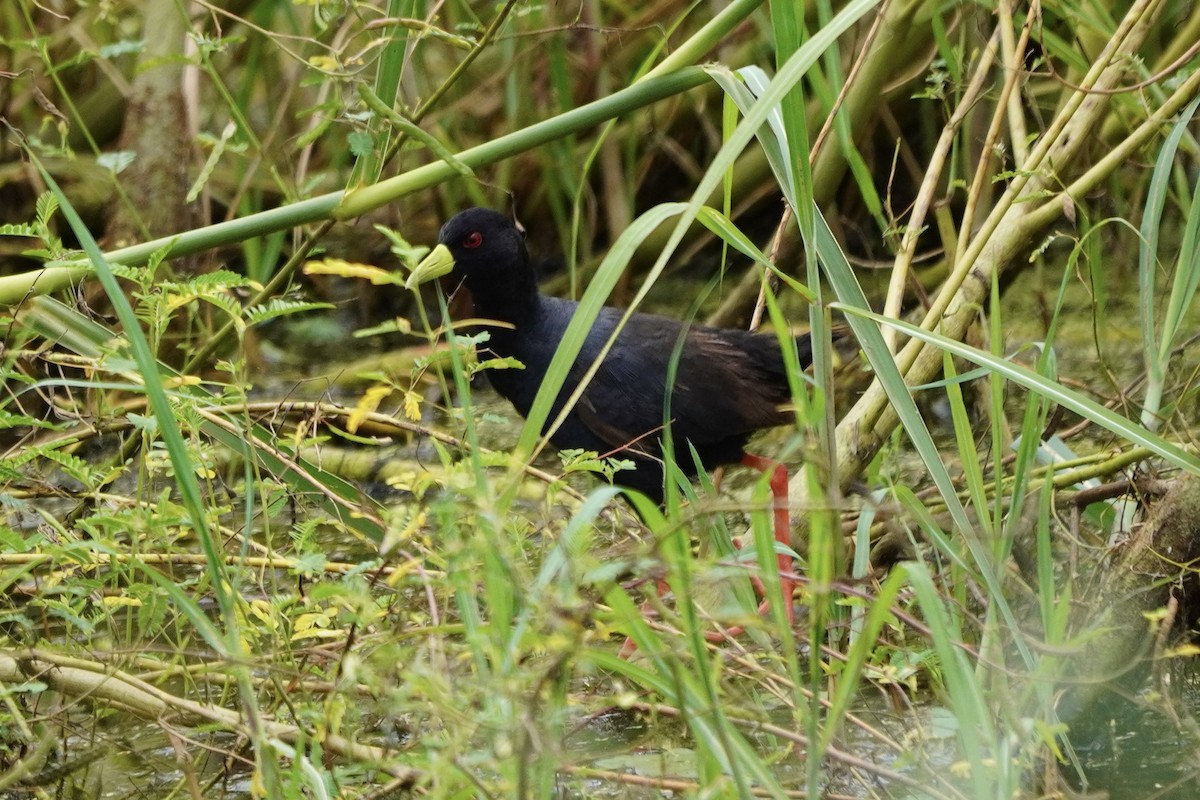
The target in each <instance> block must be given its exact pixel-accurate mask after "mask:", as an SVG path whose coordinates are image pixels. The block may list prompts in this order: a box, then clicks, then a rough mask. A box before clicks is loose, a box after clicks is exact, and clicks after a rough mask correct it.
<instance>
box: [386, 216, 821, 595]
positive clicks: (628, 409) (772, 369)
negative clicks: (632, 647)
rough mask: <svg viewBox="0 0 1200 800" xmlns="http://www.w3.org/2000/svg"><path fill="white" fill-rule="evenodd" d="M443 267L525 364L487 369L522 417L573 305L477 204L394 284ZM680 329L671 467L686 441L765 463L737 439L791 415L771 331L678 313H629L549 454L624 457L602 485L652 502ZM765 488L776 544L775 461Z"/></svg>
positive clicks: (781, 512)
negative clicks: (543, 284)
mask: <svg viewBox="0 0 1200 800" xmlns="http://www.w3.org/2000/svg"><path fill="white" fill-rule="evenodd" d="M446 274H450V275H452V277H454V278H457V279H459V280H460V281H461V282H463V283H465V284H466V287H467V289H468V290H469V291H470V295H471V299H472V301H473V302H474V315H475V316H476V317H481V318H483V319H485V320H489V321H495V322H496V323H498V324H495V325H491V324H487V323H484V324H483V326H482V327H483V329H484V330H486V331H487V332H488V333H489V334H490V336H489V339H488V341H487V343H486V345H484V346H485V347H486V348H487V349H488V350H489V351H491V352H492V353H493V354H494V355H496V356H499V357H502V358H503V357H512V358H515V359H516V360H518V361H519V362H521V363H522V364H523V365H524V366H525V368H524V369H495V370H490V371H489V372H488V377H489V378H490V380H491V382H492V385H493V386H494V387H495V388H496V391H498V392H499V393H500V394H501V395H503V396H504V397H505V398H507V399H508V400H509V401H510V402H511V403H512V404H513V406H515V407H516V409H517V412H518V413H520V414H521V415H522V416H526V415H528V413H529V409H530V407H531V406H532V405H533V399H534V397H535V396H536V395H537V392H538V388H539V387H540V386H541V383H542V380H543V378H544V377H545V374H546V370H547V368H548V367H549V366H550V359H551V358H553V356H554V352H555V350H556V349H557V348H558V345H559V343H560V342H561V341H562V338H563V334H564V333H565V332H566V329H567V325H568V324H569V323H570V322H571V317H572V316H573V315H574V313H575V309H576V307H577V306H578V303H576V302H574V301H570V300H562V299H559V298H555V297H545V296H543V295H542V294H540V293H539V292H538V287H537V280H536V276H535V273H534V268H533V265H532V264H531V263H530V260H529V254H528V252H527V251H526V249H525V238H524V236H523V234H522V233H521V231H520V230H519V229H518V228H517V226H516V225H514V224H513V222H512V221H511V220H509V219H508V218H507V217H505V216H504V215H503V214H500V213H498V212H496V211H491V210H489V209H485V208H472V209H469V210H467V211H463V212H460V213H459V214H456V215H455V216H454V217H453V218H451V219H450V221H449V222H447V223H446V224H445V225H444V226H443V227H442V230H441V232H440V234H439V236H438V245H437V247H435V248H434V250H433V251H432V252H431V253H430V254H429V255H428V256H427V257H426V258H425V259H424V260H423V261H422V262H421V263H420V264H419V265H418V266H417V268H416V269H415V270H414V271H413V273H412V275H411V276H410V277H409V279H408V282H407V284H406V285H407V286H408V287H409V288H413V287H415V286H417V285H419V284H421V283H424V282H426V281H429V280H432V279H434V278H437V277H440V276H442V275H446ZM622 316H623V312H622V311H620V310H619V309H616V308H609V307H606V308H604V309H603V310H601V312H600V315H599V316H598V317H597V318H596V321H595V323H594V324H593V325H592V329H591V331H590V332H589V333H588V335H587V338H586V340H585V341H584V344H583V348H582V349H581V350H580V352H579V355H578V356H577V357H576V360H575V363H574V365H573V366H572V367H571V370H570V372H569V373H568V375H567V379H566V381H565V382H564V384H563V386H562V389H561V390H560V392H559V395H558V398H557V400H556V402H555V404H554V407H553V411H552V412H551V415H550V419H555V418H557V416H558V413H559V411H560V410H561V409H562V406H563V404H564V403H565V402H566V401H567V399H568V398H569V397H570V396H571V395H572V394H573V393H574V392H575V389H576V388H577V387H578V386H579V383H580V381H581V380H582V379H583V377H584V374H585V373H586V372H587V370H588V369H589V368H590V367H591V365H592V363H593V362H594V361H595V360H596V358H597V356H598V355H599V354H600V351H601V349H602V348H603V346H604V344H605V343H606V342H607V341H608V339H609V338H610V337H611V335H612V332H613V330H615V329H616V327H617V323H618V322H619V321H620V319H621V317H622ZM681 333H683V336H684V339H683V347H682V351H681V353H680V356H679V363H678V367H677V369H676V374H675V383H674V385H673V386H672V388H671V392H670V415H671V433H672V440H673V442H674V456H675V463H676V464H677V465H678V466H679V468H680V469H681V470H682V471H683V472H684V473H686V474H687V475H689V476H694V475H695V473H696V469H695V465H694V461H693V459H692V456H691V453H690V451H689V449H688V443H690V444H691V446H692V447H694V448H695V449H696V452H697V453H698V454H699V456H700V461H701V463H702V464H703V465H704V467H705V469H713V468H715V467H717V466H720V465H722V464H732V463H737V462H739V461H743V462H744V463H747V464H750V465H752V466H755V467H757V468H760V469H765V468H768V467H776V466H777V465H775V464H774V463H773V462H770V461H768V460H766V459H761V458H757V457H755V456H747V455H746V452H745V447H746V441H747V439H748V438H749V436H750V435H751V434H752V433H754V432H755V431H757V430H760V429H762V428H770V427H774V426H777V425H783V424H785V423H787V422H788V421H789V420H790V419H791V413H790V412H789V411H788V409H787V405H788V404H789V403H790V402H791V394H790V390H789V387H788V378H787V368H786V365H785V363H784V358H783V355H782V352H781V349H780V346H779V341H778V339H777V338H776V337H775V336H774V335H769V334H756V333H749V332H746V331H740V330H732V329H725V328H712V327H708V326H704V325H688V326H687V329H686V332H684V324H683V323H681V322H680V321H678V320H674V319H670V318H668V317H662V316H656V315H653V314H641V313H637V314H634V315H633V316H631V317H630V318H629V320H628V321H627V322H626V323H625V326H624V327H623V328H622V329H621V331H620V333H618V334H617V338H616V341H615V342H614V344H613V346H612V349H611V350H610V351H609V353H608V355H607V356H606V357H605V359H604V361H603V363H602V364H601V366H600V368H599V369H598V370H597V371H596V374H595V375H594V376H592V379H591V381H590V382H589V383H588V385H587V387H586V388H585V389H584V391H583V394H582V395H581V397H580V399H579V401H578V402H577V403H576V404H575V406H574V408H572V409H571V411H570V412H569V413H568V414H567V417H566V420H565V421H564V422H563V424H562V425H561V426H560V427H559V428H558V430H557V431H555V432H554V434H553V435H552V436H551V437H550V439H551V441H552V442H553V443H554V445H555V446H556V447H558V448H560V449H568V448H580V449H583V450H592V451H595V452H597V453H600V454H601V455H613V456H618V457H621V458H628V459H630V460H631V461H633V463H634V464H635V465H636V469H634V470H632V471H631V470H620V471H618V472H617V473H616V474H615V475H614V478H613V480H614V481H615V482H616V483H618V484H620V485H622V486H627V487H630V488H633V489H637V490H638V491H641V492H643V493H644V494H646V495H647V496H649V497H651V498H652V499H654V500H655V501H656V502H658V503H660V504H661V503H662V501H663V465H662V458H663V451H662V444H661V441H660V434H661V430H662V426H663V409H664V407H665V403H666V401H667V372H668V366H669V364H670V361H671V358H672V354H673V353H674V351H675V349H676V348H677V346H678V342H679V337H680V334H681ZM796 348H797V351H798V354H799V359H800V365H801V366H802V367H806V366H808V364H809V363H810V362H811V360H812V349H811V342H810V339H809V336H808V335H807V334H805V335H801V336H797V337H796ZM771 486H772V489H773V491H774V492H775V500H776V516H775V523H776V530H775V534H776V538H777V539H778V540H779V541H781V542H784V543H785V544H788V543H789V538H790V532H789V529H788V528H789V525H788V518H787V500H786V490H787V474H786V471H784V470H783V468H782V467H779V468H778V469H776V471H775V476H774V479H773V480H772V482H771ZM781 494H782V498H781ZM780 566H781V568H784V569H786V568H788V567H789V566H790V561H789V560H788V559H787V558H786V557H780ZM788 589H789V587H788V586H787V585H785V597H788V596H790V594H787V593H786V592H787V590H788ZM788 605H789V606H790V605H791V604H790V603H789V604H788Z"/></svg>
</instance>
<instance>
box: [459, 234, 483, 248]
mask: <svg viewBox="0 0 1200 800" xmlns="http://www.w3.org/2000/svg"><path fill="white" fill-rule="evenodd" d="M481 244H483V234H482V233H480V232H479V231H473V232H471V233H468V234H467V238H465V239H463V247H466V248H469V249H471V250H474V249H475V248H476V247H479V245H481Z"/></svg>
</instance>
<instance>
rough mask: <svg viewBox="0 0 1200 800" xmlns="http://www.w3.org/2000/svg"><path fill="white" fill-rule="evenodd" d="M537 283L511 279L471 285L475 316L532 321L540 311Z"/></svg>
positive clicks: (511, 321)
mask: <svg viewBox="0 0 1200 800" xmlns="http://www.w3.org/2000/svg"><path fill="white" fill-rule="evenodd" d="M539 299H540V298H539V296H538V289H537V283H536V282H535V281H534V280H533V277H532V276H530V278H529V280H527V281H526V280H517V281H509V282H505V283H502V284H493V285H489V286H482V287H478V288H477V287H474V286H472V287H471V300H472V301H473V303H474V304H475V316H477V317H481V318H483V319H494V320H498V321H500V322H508V323H511V324H513V325H521V324H522V323H528V322H530V321H531V320H532V319H533V318H534V317H535V316H536V315H537V312H538V301H539Z"/></svg>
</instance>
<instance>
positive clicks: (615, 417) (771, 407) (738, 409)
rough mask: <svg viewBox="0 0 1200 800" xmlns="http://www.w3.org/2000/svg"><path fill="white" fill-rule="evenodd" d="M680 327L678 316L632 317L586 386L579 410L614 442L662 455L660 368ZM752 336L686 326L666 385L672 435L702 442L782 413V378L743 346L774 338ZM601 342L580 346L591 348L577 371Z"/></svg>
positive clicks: (775, 419)
mask: <svg viewBox="0 0 1200 800" xmlns="http://www.w3.org/2000/svg"><path fill="white" fill-rule="evenodd" d="M680 329H681V324H680V323H679V322H677V321H675V320H667V319H665V318H662V317H647V316H640V317H636V318H634V319H631V320H630V322H629V324H627V326H626V327H625V328H624V329H623V330H622V332H621V335H620V337H619V339H618V341H617V346H614V347H613V349H612V350H611V351H610V353H609V355H608V356H607V357H606V358H605V360H604V362H603V363H602V364H601V365H600V368H599V369H598V370H597V371H596V375H595V376H594V378H593V379H592V381H591V382H590V383H589V384H588V386H587V388H586V389H585V390H584V393H583V395H582V396H581V398H580V401H579V404H578V406H577V407H576V410H577V413H578V416H579V418H580V420H581V421H582V422H583V423H584V424H585V425H586V426H587V427H588V428H589V429H590V430H591V431H592V432H593V433H594V434H595V435H596V436H598V437H599V438H600V439H601V440H603V441H604V442H605V443H607V444H608V445H609V446H610V447H611V448H612V449H613V450H619V449H625V450H626V451H628V452H632V453H633V454H635V455H642V456H648V457H655V458H657V457H660V455H661V449H660V448H659V445H658V442H659V439H660V436H661V431H662V426H663V419H664V402H665V399H666V391H665V387H666V376H667V371H668V367H669V365H670V362H671V358H672V354H673V352H674V349H675V347H676V346H677V342H678V337H679V332H680ZM753 340H754V341H753V342H749V343H748V342H747V341H742V340H741V339H740V338H734V339H731V338H729V337H727V336H726V335H725V332H723V331H721V330H718V329H713V328H704V327H701V326H693V327H692V328H691V329H690V330H689V331H688V334H687V338H686V340H685V344H684V348H683V352H682V353H681V355H680V358H679V364H678V367H677V369H676V380H675V383H674V388H673V390H672V392H671V405H670V415H671V424H672V431H673V433H674V435H675V439H676V441H679V442H682V441H684V440H688V441H691V442H692V443H693V444H695V445H697V446H699V447H703V445H705V444H708V443H710V442H716V441H722V440H725V439H727V438H729V437H730V436H738V435H744V434H746V433H749V432H750V431H753V430H755V429H757V428H763V427H769V426H771V425H777V424H779V423H781V422H783V421H784V420H785V417H784V416H783V415H781V413H780V411H779V405H780V404H781V403H782V402H784V401H785V394H786V378H783V385H782V386H781V385H780V383H781V382H780V379H779V378H778V377H776V376H774V375H766V374H764V373H763V372H762V371H761V370H759V369H757V368H756V367H755V363H756V361H762V360H764V356H763V355H762V354H761V353H757V352H755V353H753V354H748V353H747V347H751V348H753V347H755V346H766V347H771V346H773V345H772V343H771V342H770V341H769V340H768V339H765V338H763V339H761V340H760V337H753ZM602 344H603V339H601V341H600V342H599V343H598V344H596V345H595V348H594V349H593V348H585V349H588V350H591V351H592V355H591V357H590V358H584V359H581V363H582V364H583V366H582V368H581V370H580V371H581V372H582V371H583V370H584V369H586V368H587V366H589V365H590V364H591V362H592V360H593V359H594V357H595V353H597V352H599V347H600V346H601V345H602ZM775 358H776V359H778V356H777V355H776V356H775ZM766 359H767V360H769V356H767V357H766ZM780 374H782V373H780ZM580 377H582V376H580Z"/></svg>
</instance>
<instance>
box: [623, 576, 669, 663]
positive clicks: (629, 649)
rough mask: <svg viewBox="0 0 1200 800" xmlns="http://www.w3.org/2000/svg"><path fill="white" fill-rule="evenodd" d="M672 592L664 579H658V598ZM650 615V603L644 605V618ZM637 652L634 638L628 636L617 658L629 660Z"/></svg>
mask: <svg viewBox="0 0 1200 800" xmlns="http://www.w3.org/2000/svg"><path fill="white" fill-rule="evenodd" d="M669 591H671V587H670V586H668V585H667V582H666V581H665V580H663V579H662V578H659V579H658V596H659V597H662V596H663V595H664V594H666V593H667V592H669ZM649 613H650V601H649V600H647V601H646V602H644V603H642V616H643V617H645V616H647V615H648V614H649ZM636 652H637V642H635V641H634V640H633V637H632V636H626V637H625V641H624V642H622V644H621V649H620V651H619V652H618V653H617V658H620V659H623V660H628V659H629V657H630V656H632V655H633V654H634V653H636Z"/></svg>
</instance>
